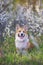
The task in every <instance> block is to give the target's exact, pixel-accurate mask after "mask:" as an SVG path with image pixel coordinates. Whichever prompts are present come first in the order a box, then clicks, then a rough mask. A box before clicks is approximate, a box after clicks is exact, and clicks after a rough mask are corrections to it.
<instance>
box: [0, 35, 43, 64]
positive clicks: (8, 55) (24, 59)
mask: <svg viewBox="0 0 43 65" xmlns="http://www.w3.org/2000/svg"><path fill="white" fill-rule="evenodd" d="M14 39H15V38H14V37H6V40H5V41H4V42H3V44H2V46H1V49H2V51H3V54H2V57H0V65H43V36H40V40H38V42H39V47H40V49H39V50H37V49H36V48H33V49H31V50H29V51H28V55H27V56H24V55H23V56H19V55H18V54H16V48H15V44H14Z"/></svg>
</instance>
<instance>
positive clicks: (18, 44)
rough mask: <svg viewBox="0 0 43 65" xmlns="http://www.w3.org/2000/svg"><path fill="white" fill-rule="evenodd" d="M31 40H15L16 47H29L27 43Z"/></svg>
mask: <svg viewBox="0 0 43 65" xmlns="http://www.w3.org/2000/svg"><path fill="white" fill-rule="evenodd" d="M28 42H29V39H25V40H24V41H19V40H15V45H16V48H19V49H21V48H27V43H28Z"/></svg>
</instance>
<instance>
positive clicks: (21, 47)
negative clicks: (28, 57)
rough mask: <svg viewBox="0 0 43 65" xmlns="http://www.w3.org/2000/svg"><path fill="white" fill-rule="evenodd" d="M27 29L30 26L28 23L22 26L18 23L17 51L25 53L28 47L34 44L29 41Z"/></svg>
mask: <svg viewBox="0 0 43 65" xmlns="http://www.w3.org/2000/svg"><path fill="white" fill-rule="evenodd" d="M27 31H28V27H27V26H26V25H24V26H23V27H20V26H19V24H17V26H16V34H15V46H16V49H17V53H18V52H20V53H22V52H23V53H24V54H25V52H27V50H28V48H31V47H33V45H32V44H30V43H29V38H28V34H27Z"/></svg>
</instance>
